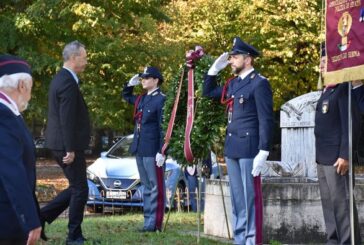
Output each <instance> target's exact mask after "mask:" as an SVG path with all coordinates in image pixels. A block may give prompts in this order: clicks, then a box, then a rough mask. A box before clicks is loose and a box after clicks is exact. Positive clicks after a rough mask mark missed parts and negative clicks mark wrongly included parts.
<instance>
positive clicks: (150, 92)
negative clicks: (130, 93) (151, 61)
mask: <svg viewBox="0 0 364 245" xmlns="http://www.w3.org/2000/svg"><path fill="white" fill-rule="evenodd" d="M157 89H159V87H156V88H155V89H154V90H152V91H149V92H148V95H150V94H152V93H153V92H154V91H156V90H157Z"/></svg>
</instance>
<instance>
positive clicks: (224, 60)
mask: <svg viewBox="0 0 364 245" xmlns="http://www.w3.org/2000/svg"><path fill="white" fill-rule="evenodd" d="M228 64H229V53H228V52H225V53H223V54H222V55H220V57H219V58H217V59H216V60H215V62H214V63H213V64H212V66H211V67H210V69H209V71H208V72H207V75H209V76H216V75H217V73H219V71H221V70H222V69H224V68H225V67H226V66H227V65H228Z"/></svg>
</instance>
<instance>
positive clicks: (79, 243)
mask: <svg viewBox="0 0 364 245" xmlns="http://www.w3.org/2000/svg"><path fill="white" fill-rule="evenodd" d="M86 240H87V239H86V238H84V237H79V238H77V239H75V240H72V239H69V238H67V240H66V244H67V245H83V244H84V243H85V241H86Z"/></svg>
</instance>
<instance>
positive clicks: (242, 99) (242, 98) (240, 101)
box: [239, 96, 244, 104]
mask: <svg viewBox="0 0 364 245" xmlns="http://www.w3.org/2000/svg"><path fill="white" fill-rule="evenodd" d="M239 103H240V104H243V103H244V97H243V96H241V98H240V99H239Z"/></svg>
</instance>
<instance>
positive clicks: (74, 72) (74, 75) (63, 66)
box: [63, 66, 78, 84]
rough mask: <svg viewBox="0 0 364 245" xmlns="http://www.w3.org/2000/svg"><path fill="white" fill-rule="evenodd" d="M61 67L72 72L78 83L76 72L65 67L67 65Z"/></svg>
mask: <svg viewBox="0 0 364 245" xmlns="http://www.w3.org/2000/svg"><path fill="white" fill-rule="evenodd" d="M63 68H64V69H66V70H67V71H69V72H71V74H72V76H73V78H74V79H75V80H76V83H77V84H78V77H77V74H76V73H75V72H74V71H72V70H71V69H69V68H67V67H65V66H63Z"/></svg>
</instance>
